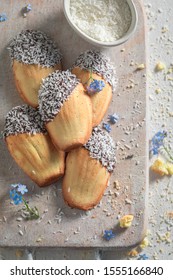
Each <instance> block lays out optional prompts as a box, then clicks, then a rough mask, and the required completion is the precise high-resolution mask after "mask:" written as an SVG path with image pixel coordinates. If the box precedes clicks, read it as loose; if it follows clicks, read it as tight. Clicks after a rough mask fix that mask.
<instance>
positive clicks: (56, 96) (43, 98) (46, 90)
mask: <svg viewBox="0 0 173 280" xmlns="http://www.w3.org/2000/svg"><path fill="white" fill-rule="evenodd" d="M78 84H79V80H78V79H77V78H76V76H75V75H73V74H72V73H71V72H70V71H69V70H67V71H62V72H60V71H55V72H53V73H51V74H49V76H48V77H46V78H45V79H44V80H43V82H42V84H41V87H40V89H39V95H38V100H39V111H40V114H41V116H42V120H43V121H44V122H49V121H52V120H53V119H54V117H55V116H56V115H57V114H58V112H59V111H60V109H61V107H62V106H63V104H64V102H65V101H66V100H67V99H68V98H69V97H70V95H71V94H72V92H73V90H74V88H75V87H76V86H77V85H78Z"/></svg>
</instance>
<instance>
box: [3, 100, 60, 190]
mask: <svg viewBox="0 0 173 280" xmlns="http://www.w3.org/2000/svg"><path fill="white" fill-rule="evenodd" d="M3 135H4V138H5V141H6V144H7V147H8V150H9V152H10V154H11V156H12V157H13V158H14V160H15V161H16V163H17V164H18V165H19V167H21V169H23V171H24V172H25V173H26V174H27V175H28V176H29V177H30V178H31V179H32V180H33V181H34V182H35V183H36V184H37V185H39V186H40V187H44V186H47V185H50V184H52V183H54V182H56V181H57V180H58V178H59V177H61V176H62V175H63V174H64V167H65V154H64V152H61V151H58V150H56V149H55V147H54V145H53V144H52V142H51V139H50V137H49V135H48V134H47V132H46V130H45V128H44V127H43V122H42V120H41V117H40V114H39V112H38V111H37V110H36V109H34V108H32V107H30V106H28V105H22V106H17V107H15V108H13V109H12V110H11V111H10V112H9V113H8V114H7V116H6V122H5V128H4V133H3Z"/></svg>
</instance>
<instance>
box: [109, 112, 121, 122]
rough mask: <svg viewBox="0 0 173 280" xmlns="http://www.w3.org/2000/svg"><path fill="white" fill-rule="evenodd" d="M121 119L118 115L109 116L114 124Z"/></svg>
mask: <svg viewBox="0 0 173 280" xmlns="http://www.w3.org/2000/svg"><path fill="white" fill-rule="evenodd" d="M119 118H120V117H119V116H118V115H117V114H116V113H114V114H113V115H109V116H108V121H109V122H110V123H112V124H115V123H117V122H118V121H119Z"/></svg>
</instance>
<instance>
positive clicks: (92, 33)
mask: <svg viewBox="0 0 173 280" xmlns="http://www.w3.org/2000/svg"><path fill="white" fill-rule="evenodd" d="M64 14H65V17H66V19H67V21H68V22H69V24H70V25H71V27H72V28H73V29H74V30H75V31H76V32H77V33H78V34H79V35H80V36H81V37H82V38H84V39H85V40H87V41H88V42H90V43H91V44H94V45H96V46H101V47H114V46H118V45H120V44H123V43H124V42H126V41H127V40H128V39H129V38H130V37H131V36H132V35H133V33H134V32H135V30H136V26H137V21H138V16H137V11H136V7H135V5H134V2H133V0H78V1H76V0H64Z"/></svg>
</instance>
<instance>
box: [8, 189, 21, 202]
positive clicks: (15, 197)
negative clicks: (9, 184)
mask: <svg viewBox="0 0 173 280" xmlns="http://www.w3.org/2000/svg"><path fill="white" fill-rule="evenodd" d="M10 198H11V199H12V200H13V202H14V204H15V205H19V204H21V203H22V202H23V200H22V195H20V194H18V193H17V191H16V189H13V190H10Z"/></svg>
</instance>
